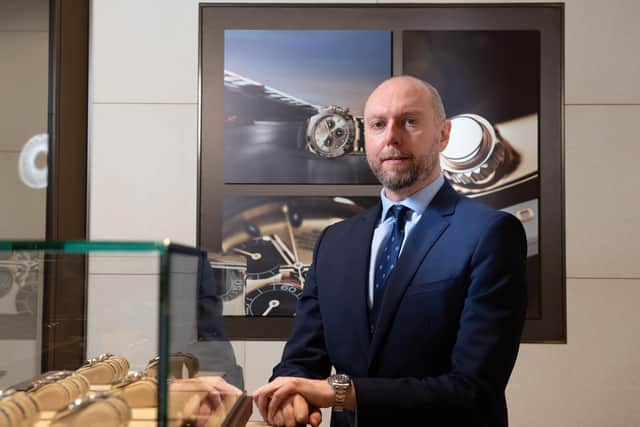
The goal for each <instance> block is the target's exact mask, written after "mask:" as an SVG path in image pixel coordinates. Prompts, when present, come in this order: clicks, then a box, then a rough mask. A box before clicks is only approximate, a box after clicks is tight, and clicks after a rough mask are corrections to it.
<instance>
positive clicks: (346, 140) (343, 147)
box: [307, 108, 356, 157]
mask: <svg viewBox="0 0 640 427" xmlns="http://www.w3.org/2000/svg"><path fill="white" fill-rule="evenodd" d="M355 139H356V126H355V122H354V119H353V117H351V116H350V115H348V114H347V113H346V111H345V112H344V113H342V112H339V111H336V109H335V108H330V109H329V112H320V113H318V114H317V115H316V116H313V117H312V118H311V119H310V120H309V129H308V133H307V142H308V144H309V149H310V150H311V151H312V152H313V153H315V154H317V155H319V156H321V157H339V156H342V155H344V154H346V153H349V152H351V151H352V150H353V143H354V141H355Z"/></svg>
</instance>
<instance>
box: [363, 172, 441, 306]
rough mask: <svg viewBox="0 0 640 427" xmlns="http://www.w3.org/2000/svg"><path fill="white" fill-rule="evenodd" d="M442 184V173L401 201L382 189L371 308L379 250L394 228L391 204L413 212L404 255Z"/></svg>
mask: <svg viewBox="0 0 640 427" xmlns="http://www.w3.org/2000/svg"><path fill="white" fill-rule="evenodd" d="M442 184H444V178H443V177H442V175H440V176H439V177H438V178H436V179H435V180H434V181H433V182H432V183H431V184H429V185H427V186H426V187H424V188H422V189H420V190H419V191H417V192H415V193H413V194H412V195H410V196H409V197H407V198H406V199H404V200H400V201H399V202H393V201H391V200H389V199H387V197H386V196H385V194H384V188H383V189H382V190H380V200H381V201H382V214H381V215H380V218H379V219H378V225H377V226H376V228H375V230H374V231H373V239H372V240H371V258H370V260H369V293H368V297H367V302H368V304H369V309H371V308H372V307H373V286H374V284H373V282H374V277H375V269H376V264H377V260H378V256H379V252H380V250H381V248H383V247H384V245H385V243H386V241H387V239H388V238H389V236H390V235H391V231H392V230H393V221H394V220H393V217H392V216H390V217H389V218H387V211H388V210H389V209H390V208H391V206H393V205H396V204H400V205H404V206H406V207H408V208H409V209H411V214H407V222H406V224H405V226H404V240H403V241H402V247H401V248H400V255H402V250H403V249H404V242H406V241H407V237H408V236H409V233H411V230H412V229H413V227H414V226H415V225H416V224H417V223H418V221H420V218H422V213H423V212H424V210H425V209H426V208H427V206H429V203H431V200H433V198H434V197H435V195H436V193H437V192H438V190H440V187H442ZM385 218H386V219H385Z"/></svg>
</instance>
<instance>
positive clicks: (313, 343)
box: [269, 229, 331, 381]
mask: <svg viewBox="0 0 640 427" xmlns="http://www.w3.org/2000/svg"><path fill="white" fill-rule="evenodd" d="M325 233H326V229H325V231H324V232H323V233H322V235H321V236H320V238H319V239H318V241H317V243H316V247H315V250H314V259H313V262H312V264H311V267H310V268H309V271H308V272H307V276H306V280H305V284H304V289H303V291H302V296H301V298H300V301H299V302H298V307H297V309H296V318H295V320H294V322H293V330H292V332H291V336H290V337H289V339H288V340H287V344H286V345H285V348H284V353H283V355H282V361H281V362H280V363H279V364H278V365H276V366H275V368H274V369H273V375H272V376H271V378H270V379H269V381H272V380H273V378H275V377H279V376H292V377H304V378H326V377H327V376H329V373H330V371H331V362H330V360H329V356H328V354H327V349H326V346H325V339H324V329H323V326H322V316H321V314H320V307H319V305H318V285H317V283H316V273H315V265H316V259H315V258H316V256H317V253H318V248H319V247H320V245H321V243H322V238H323V237H324V235H325Z"/></svg>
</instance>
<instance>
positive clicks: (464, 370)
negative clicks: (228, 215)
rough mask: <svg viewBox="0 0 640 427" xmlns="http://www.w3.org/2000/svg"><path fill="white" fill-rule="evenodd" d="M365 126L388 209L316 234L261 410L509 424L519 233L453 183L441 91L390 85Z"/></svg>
mask: <svg viewBox="0 0 640 427" xmlns="http://www.w3.org/2000/svg"><path fill="white" fill-rule="evenodd" d="M364 120H365V147H366V153H367V160H368V162H369V166H370V167H371V169H372V171H373V172H374V174H375V175H376V177H377V178H378V179H379V180H380V182H381V183H382V185H383V189H382V191H381V192H380V199H381V203H380V204H379V205H378V206H377V207H376V208H373V209H372V210H370V211H368V212H366V213H363V214H361V215H358V216H355V217H353V218H350V219H347V220H345V221H343V222H340V223H337V224H335V225H332V226H330V227H328V228H327V229H326V230H325V231H324V233H323V234H322V236H321V237H320V239H319V240H318V242H317V244H316V249H315V252H314V258H313V264H312V266H311V268H310V270H309V273H308V275H307V280H306V284H305V287H304V291H303V295H302V298H301V300H300V303H299V305H298V309H297V313H296V319H295V321H294V326H293V331H292V333H291V337H290V338H289V340H288V342H287V344H286V346H285V349H284V353H283V356H282V360H281V362H280V363H279V364H278V365H277V366H276V367H275V368H274V371H273V377H272V379H271V382H270V383H269V384H267V385H265V386H262V387H260V388H259V389H258V390H256V392H255V393H254V400H255V402H256V404H257V406H258V409H259V410H260V413H261V415H262V416H263V418H264V419H265V420H267V421H268V422H269V423H271V424H275V425H286V426H293V425H296V423H306V422H309V423H310V424H311V425H313V426H316V425H318V424H319V423H320V421H321V414H320V412H319V410H318V408H325V407H333V408H334V411H333V413H332V417H331V425H332V426H353V425H358V426H360V427H369V426H378V425H379V426H415V425H434V426H444V425H446V426H460V427H462V426H464V427H470V426H492V427H501V426H505V427H506V426H507V406H506V399H505V394H504V390H505V387H506V384H507V381H508V379H509V376H510V374H511V370H512V368H513V365H514V363H515V360H516V355H517V353H518V347H519V342H520V336H521V333H522V327H523V324H524V319H525V310H526V305H527V304H526V303H527V301H526V295H527V292H526V281H525V262H526V238H525V234H524V230H523V228H522V225H521V224H520V222H519V221H518V220H517V219H516V218H514V217H513V216H511V215H509V214H506V213H504V212H499V211H495V210H493V209H490V208H488V207H486V206H484V205H481V204H479V203H477V202H474V201H472V200H470V199H467V198H464V197H461V196H459V195H458V194H457V193H456V192H455V191H454V190H453V189H452V188H451V186H450V185H449V184H448V183H446V182H445V180H444V179H443V177H442V174H441V171H440V163H439V154H440V152H441V151H442V150H444V149H445V147H446V146H447V143H448V140H449V133H450V130H451V123H450V122H449V121H448V120H446V118H445V112H444V107H443V105H442V101H441V99H440V96H439V95H438V92H437V91H436V90H435V89H434V88H433V87H432V86H431V85H429V84H427V83H425V82H423V81H421V80H418V79H416V78H413V77H408V76H399V77H393V78H391V79H389V80H387V81H385V82H384V83H382V84H381V85H380V86H378V87H377V88H376V89H375V90H374V91H373V93H372V94H371V95H370V97H369V99H368V100H367V103H366V105H365V112H364ZM332 367H333V368H335V371H336V372H337V374H339V375H331V376H329V374H330V373H331V369H332Z"/></svg>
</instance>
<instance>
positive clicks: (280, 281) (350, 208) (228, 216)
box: [209, 196, 378, 316]
mask: <svg viewBox="0 0 640 427" xmlns="http://www.w3.org/2000/svg"><path fill="white" fill-rule="evenodd" d="M376 203H378V197H243V196H239V197H226V198H225V200H224V219H223V241H222V253H220V254H211V253H210V254H209V258H210V261H211V265H212V266H213V268H214V272H216V273H215V274H216V276H215V277H216V279H217V280H224V282H223V283H219V284H217V287H218V289H220V291H219V294H220V295H221V296H222V297H223V299H224V304H225V306H224V314H226V315H248V316H293V315H294V314H295V307H296V303H297V299H298V298H299V297H300V295H301V293H302V289H303V288H304V283H305V279H306V274H307V270H308V269H309V266H310V264H311V260H312V256H313V249H314V247H315V244H316V241H317V239H318V237H319V236H320V234H321V233H322V231H323V230H324V228H325V227H327V226H329V225H331V224H333V223H335V222H338V221H341V220H343V219H346V218H349V217H351V216H353V215H356V214H358V213H361V212H364V211H365V210H366V209H368V208H370V207H372V206H374V205H375V204H376ZM232 271H233V272H234V273H233V274H232V273H231V272H232ZM240 278H241V280H242V286H238V285H239V283H238V281H239V279H240Z"/></svg>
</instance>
